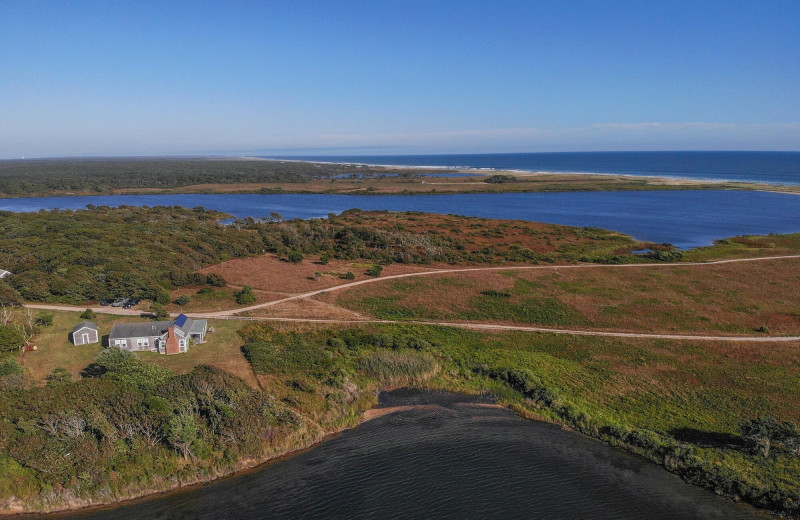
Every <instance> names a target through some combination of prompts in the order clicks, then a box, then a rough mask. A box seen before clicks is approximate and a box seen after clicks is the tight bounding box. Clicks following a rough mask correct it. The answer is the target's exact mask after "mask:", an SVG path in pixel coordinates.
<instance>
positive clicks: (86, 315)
mask: <svg viewBox="0 0 800 520" xmlns="http://www.w3.org/2000/svg"><path fill="white" fill-rule="evenodd" d="M80 317H81V318H82V319H84V320H93V319H95V318H96V317H97V314H96V313H95V312H94V311H93V310H92V309H86V310H85V311H83V312H82V313H81V316H80Z"/></svg>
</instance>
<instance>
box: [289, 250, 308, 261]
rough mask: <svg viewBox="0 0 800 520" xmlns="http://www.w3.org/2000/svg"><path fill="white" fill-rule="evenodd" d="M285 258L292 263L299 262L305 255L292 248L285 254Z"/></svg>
mask: <svg viewBox="0 0 800 520" xmlns="http://www.w3.org/2000/svg"><path fill="white" fill-rule="evenodd" d="M286 258H287V259H288V260H289V261H290V262H291V263H293V264H299V263H300V262H302V261H303V259H304V258H305V257H304V256H303V253H301V252H300V251H297V250H295V249H293V250H291V251H289V254H288V255H286Z"/></svg>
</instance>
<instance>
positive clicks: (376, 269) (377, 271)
mask: <svg viewBox="0 0 800 520" xmlns="http://www.w3.org/2000/svg"><path fill="white" fill-rule="evenodd" d="M382 272H383V266H382V265H380V264H373V265H372V266H371V267H370V268H369V269H367V275H368V276H375V277H378V276H380V275H381V273H382Z"/></svg>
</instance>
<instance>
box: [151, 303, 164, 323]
mask: <svg viewBox="0 0 800 520" xmlns="http://www.w3.org/2000/svg"><path fill="white" fill-rule="evenodd" d="M150 312H151V313H152V315H153V318H155V319H157V320H164V319H166V318H169V313H168V312H167V309H165V308H164V306H163V305H161V304H160V303H154V304H152V305H150Z"/></svg>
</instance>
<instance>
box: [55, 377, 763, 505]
mask: <svg viewBox="0 0 800 520" xmlns="http://www.w3.org/2000/svg"><path fill="white" fill-rule="evenodd" d="M381 403H382V406H384V407H395V406H397V407H404V408H403V409H401V411H398V412H395V413H393V414H387V415H383V416H380V417H378V418H376V419H373V420H371V421H369V422H367V423H365V424H362V425H361V426H359V427H358V428H356V429H353V430H349V431H346V432H344V433H343V434H340V435H338V436H335V437H333V438H331V439H329V440H328V441H326V442H324V443H323V444H321V445H320V446H317V447H315V448H313V449H311V450H308V451H305V452H303V453H300V454H298V455H296V456H292V457H287V458H284V459H281V460H278V461H276V462H273V463H270V464H267V465H265V466H263V467H261V468H259V469H257V470H255V471H251V472H247V473H243V474H240V475H236V476H233V477H230V478H226V479H222V480H219V481H217V482H214V483H211V484H208V485H205V486H199V487H194V488H191V489H188V490H185V491H181V492H175V493H170V494H166V495H160V496H157V497H154V498H151V499H146V500H142V501H137V502H133V503H129V504H126V505H123V506H121V507H116V508H112V509H106V510H95V511H81V512H77V513H74V514H67V515H55V516H54V518H62V519H72V518H84V519H92V520H106V519H108V520H111V519H113V520H127V519H140V518H148V519H167V518H169V519H201V520H202V519H214V520H217V519H220V518H223V519H227V518H231V519H234V518H235V519H245V520H246V519H255V518H259V519H260V518H304V519H333V518H380V519H394V518H397V519H405V518H461V519H471V518H475V519H492V518H498V519H507V518H594V519H603V518H609V519H610V518H613V519H640V518H648V519H654V520H658V519H665V520H666V519H674V518H708V519H715V518H719V519H723V518H724V519H750V518H753V519H755V518H766V517H767V515H766V514H765V513H762V512H760V511H757V510H755V509H754V508H752V507H750V506H747V505H744V504H737V503H734V502H733V501H730V500H728V499H726V498H722V497H718V496H715V495H714V494H712V493H710V492H708V491H705V490H703V489H700V488H697V487H694V486H691V485H689V484H686V483H684V482H683V481H681V480H680V479H679V478H678V477H676V476H675V475H672V474H670V473H668V472H667V471H665V470H663V469H662V468H659V467H658V466H656V465H654V464H652V463H650V462H648V461H646V460H643V459H641V458H639V457H636V456H634V455H631V454H630V453H627V452H625V451H622V450H620V449H616V448H612V447H609V446H607V445H605V444H603V443H602V442H599V441H596V440H593V439H589V438H587V437H584V436H582V435H579V434H576V433H572V432H569V431H565V430H563V429H561V428H559V427H557V426H554V425H551V424H546V423H541V422H537V421H528V420H525V419H522V418H520V417H518V416H516V415H515V414H514V413H512V412H511V411H509V410H507V409H505V408H499V407H495V406H492V404H491V403H492V401H491V399H489V398H486V397H470V396H464V395H460V394H451V393H443V392H435V391H423V390H408V389H406V390H398V391H394V392H391V393H384V394H382V395H381Z"/></svg>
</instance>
